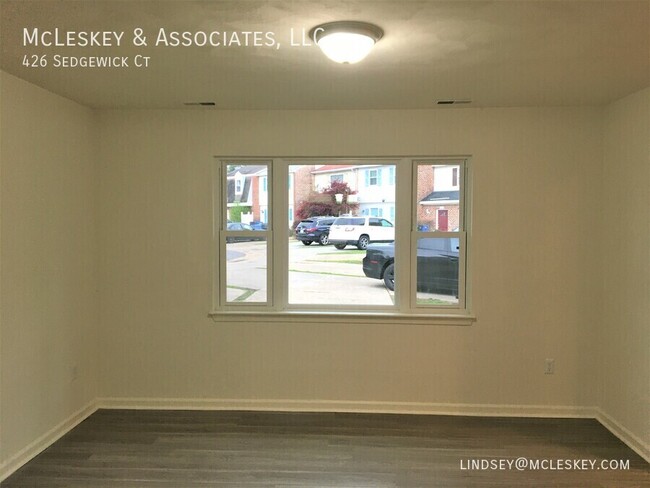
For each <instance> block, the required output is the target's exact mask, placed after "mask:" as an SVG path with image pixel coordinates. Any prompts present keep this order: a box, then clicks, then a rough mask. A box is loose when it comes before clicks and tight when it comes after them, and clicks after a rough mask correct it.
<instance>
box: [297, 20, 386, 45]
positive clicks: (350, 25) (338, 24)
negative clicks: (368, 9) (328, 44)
mask: <svg viewBox="0 0 650 488" xmlns="http://www.w3.org/2000/svg"><path fill="white" fill-rule="evenodd" d="M337 32H345V33H350V34H361V35H364V36H368V37H370V38H371V39H372V40H373V41H375V44H376V43H377V41H379V39H381V38H382V37H384V30H383V29H382V28H381V27H379V26H377V25H375V24H370V23H368V22H359V21H356V20H337V21H334V22H327V23H325V24H320V25H317V26H316V27H312V29H311V30H310V31H309V38H310V39H313V40H314V42H315V43H316V44H318V41H319V40H320V39H322V38H323V37H325V36H327V35H329V34H334V33H337Z"/></svg>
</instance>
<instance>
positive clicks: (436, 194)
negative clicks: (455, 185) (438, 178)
mask: <svg viewBox="0 0 650 488" xmlns="http://www.w3.org/2000/svg"><path fill="white" fill-rule="evenodd" d="M459 199H460V192H459V191H458V190H452V191H433V192H431V193H429V194H428V195H427V196H426V197H424V198H423V199H422V200H420V203H423V202H440V203H444V202H450V201H458V200H459Z"/></svg>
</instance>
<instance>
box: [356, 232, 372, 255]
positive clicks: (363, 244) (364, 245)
mask: <svg viewBox="0 0 650 488" xmlns="http://www.w3.org/2000/svg"><path fill="white" fill-rule="evenodd" d="M368 244H370V238H369V237H368V236H367V235H365V234H364V235H362V236H361V237H359V240H358V241H357V249H359V250H360V251H365V250H366V249H368Z"/></svg>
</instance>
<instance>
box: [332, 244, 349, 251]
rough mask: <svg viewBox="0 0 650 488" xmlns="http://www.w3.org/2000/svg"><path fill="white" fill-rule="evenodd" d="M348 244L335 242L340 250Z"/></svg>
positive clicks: (335, 245)
mask: <svg viewBox="0 0 650 488" xmlns="http://www.w3.org/2000/svg"><path fill="white" fill-rule="evenodd" d="M346 245H347V244H334V247H335V248H336V249H338V250H341V249H345V246H346Z"/></svg>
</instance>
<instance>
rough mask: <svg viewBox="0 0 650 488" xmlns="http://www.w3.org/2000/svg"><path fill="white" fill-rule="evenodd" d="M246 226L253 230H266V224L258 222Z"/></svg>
mask: <svg viewBox="0 0 650 488" xmlns="http://www.w3.org/2000/svg"><path fill="white" fill-rule="evenodd" d="M248 225H250V226H251V227H252V228H253V230H266V229H268V224H267V223H266V222H260V221H259V220H253V221H252V222H250V223H249V224H248Z"/></svg>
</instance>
